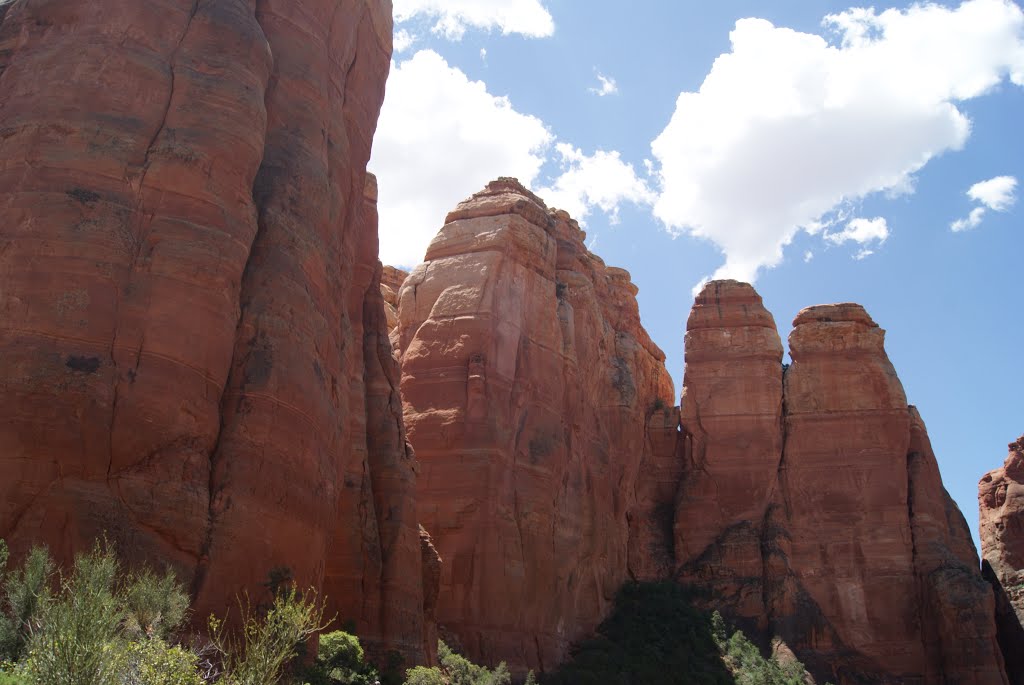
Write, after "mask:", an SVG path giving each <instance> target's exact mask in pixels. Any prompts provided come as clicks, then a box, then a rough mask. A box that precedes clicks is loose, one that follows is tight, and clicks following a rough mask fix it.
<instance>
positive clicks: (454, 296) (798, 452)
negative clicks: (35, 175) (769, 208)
mask: <svg viewBox="0 0 1024 685" xmlns="http://www.w3.org/2000/svg"><path fill="white" fill-rule="evenodd" d="M636 292H637V291H636V286H634V285H633V284H632V283H631V282H630V280H629V276H628V274H627V273H626V272H624V271H622V270H620V269H615V268H612V267H608V266H606V265H605V264H604V263H603V262H602V261H601V260H600V259H599V258H598V257H596V256H595V255H593V254H592V253H590V252H589V251H588V250H586V248H585V247H584V245H583V233H582V232H581V231H580V230H579V228H578V226H576V224H575V222H573V221H572V220H571V219H570V218H569V217H568V216H567V215H566V214H565V213H564V212H559V211H557V210H550V209H548V208H547V207H546V206H545V205H544V203H543V201H541V200H540V199H539V198H537V197H536V196H534V195H533V194H532V193H530V192H529V191H527V190H526V189H525V188H523V187H522V186H520V185H519V184H518V183H516V182H514V181H513V180H511V179H499V180H498V181H496V182H494V183H492V184H490V185H489V186H488V187H487V188H486V189H485V190H484V191H482V192H481V193H477V194H476V195H474V196H473V197H472V198H470V199H468V200H467V201H465V202H463V203H462V204H461V205H459V207H458V208H456V210H455V211H453V212H452V213H451V214H449V216H448V218H447V220H446V222H445V225H444V227H443V228H442V229H441V231H440V233H439V234H438V236H437V237H436V238H435V239H434V241H433V242H432V243H431V245H430V248H429V249H428V252H427V256H426V259H425V262H424V263H423V264H422V265H420V266H419V267H417V268H416V269H414V270H413V272H412V273H411V274H410V276H409V277H408V278H407V279H406V281H405V283H404V285H403V286H402V288H401V290H400V293H399V298H398V303H399V304H398V328H397V329H396V331H394V332H393V333H392V337H393V339H397V341H398V346H399V349H400V352H401V364H402V386H401V388H402V395H403V401H404V411H405V421H406V425H407V427H408V431H409V438H410V441H411V442H412V444H413V445H414V446H415V448H416V450H417V454H418V455H419V458H420V460H421V469H422V470H421V479H420V481H419V484H418V487H417V497H418V501H419V503H420V507H421V512H422V516H423V519H424V522H425V523H426V525H427V526H428V527H429V528H430V530H431V531H432V533H433V534H434V536H435V542H436V544H437V546H438V549H439V550H440V553H441V556H442V557H443V558H444V559H445V567H444V569H443V571H442V579H441V594H440V597H439V604H438V620H439V622H440V623H441V624H442V625H443V626H444V627H445V628H447V629H448V630H450V631H452V632H453V633H454V634H455V635H456V636H457V637H458V639H459V640H460V641H461V642H462V646H463V647H464V648H465V649H466V650H467V651H468V652H469V653H470V654H471V655H473V656H474V657H476V658H479V659H483V660H487V661H491V662H496V661H497V660H499V659H504V660H507V661H508V662H509V663H510V665H512V666H514V668H515V669H517V670H519V671H524V670H525V669H526V668H545V667H548V666H550V665H551V664H553V663H557V662H558V661H560V660H561V659H563V658H564V657H565V656H566V654H567V649H568V647H569V645H570V644H571V643H572V642H573V641H574V640H577V639H579V638H581V637H583V636H585V635H587V634H589V632H590V631H592V630H593V629H594V627H595V626H596V625H597V623H598V622H599V621H600V619H601V616H602V615H603V612H604V611H605V609H606V607H607V606H608V602H609V600H610V599H611V596H612V594H613V592H614V590H615V588H617V587H618V585H619V584H620V583H621V582H622V581H624V580H626V579H627V578H635V579H660V578H675V579H676V580H678V581H679V582H681V583H684V584H687V585H691V586H695V587H699V588H703V589H705V590H707V591H709V593H710V594H709V597H710V599H709V600H708V603H709V607H715V608H720V609H723V610H724V612H725V613H726V614H727V615H728V616H730V617H731V618H732V619H733V620H737V621H739V622H740V623H741V624H743V625H747V626H748V627H750V628H752V629H754V630H755V631H757V632H759V633H760V634H763V635H766V636H779V637H781V638H782V639H783V640H784V641H785V643H786V644H787V645H788V646H789V647H790V648H792V649H793V650H794V651H795V652H796V654H797V655H798V656H799V657H800V658H801V660H803V661H804V662H805V663H807V664H808V666H809V667H810V668H811V670H812V672H814V673H815V675H816V676H817V677H818V678H819V679H820V681H821V682H825V681H826V680H830V681H832V682H837V683H852V682H920V683H940V682H948V680H944V678H953V679H955V680H956V681H957V682H971V683H1003V682H1006V678H1005V674H1004V670H1003V660H1002V657H1001V655H1000V653H999V648H998V645H997V642H996V635H995V625H994V620H993V598H992V594H991V592H990V591H989V589H988V587H987V585H986V584H985V583H984V581H983V580H982V578H981V576H980V573H979V571H978V562H977V554H976V552H975V551H974V548H973V545H972V543H971V540H970V534H969V532H968V531H967V528H966V525H965V524H964V521H963V517H962V516H961V515H960V513H959V511H958V510H957V509H956V506H955V504H954V503H953V502H952V500H951V499H950V498H949V496H948V495H947V494H946V492H945V490H944V489H943V487H942V484H941V480H940V478H939V474H938V467H937V464H936V462H935V458H934V455H933V454H932V452H931V447H930V444H929V442H928V439H927V433H926V431H925V428H924V424H923V422H922V421H921V418H920V416H919V415H918V414H917V412H916V410H915V409H914V408H913V407H909V406H908V404H907V400H906V396H905V394H904V391H903V388H902V385H901V384H900V382H899V380H898V378H897V376H896V373H895V371H894V369H893V368H892V365H891V364H890V363H889V360H888V358H887V357H886V355H885V351H884V344H883V343H884V332H883V331H882V330H881V329H880V328H879V327H878V325H877V324H875V322H874V321H873V320H872V319H871V317H870V316H869V315H868V314H867V312H865V311H864V309H863V308H862V307H860V306H859V305H854V304H838V305H822V306H817V307H810V308H808V309H805V310H804V311H802V312H800V314H799V315H798V316H797V318H796V320H795V321H794V330H793V332H792V334H791V336H790V340H789V348H790V353H791V356H792V359H793V363H792V365H791V366H789V368H788V370H787V368H786V367H784V366H783V364H782V359H783V346H782V342H781V340H780V338H779V335H778V332H777V329H776V326H775V322H774V319H773V317H772V316H771V314H770V313H769V312H768V311H767V310H766V309H765V308H764V306H763V304H762V302H761V298H760V297H759V296H758V294H757V293H756V292H755V291H754V289H753V288H752V287H751V286H749V285H747V284H745V283H738V282H735V281H713V282H711V283H708V284H707V285H706V286H705V288H704V289H703V291H702V292H701V293H700V294H699V295H698V297H697V299H696V302H695V304H694V307H693V310H692V312H691V315H690V318H689V321H688V324H687V334H686V346H685V349H686V373H685V379H684V387H683V391H682V401H681V407H680V408H672V407H670V406H669V404H670V403H669V402H668V401H667V398H668V395H669V394H670V393H671V392H672V389H671V383H670V381H669V379H668V377H667V376H666V375H665V373H664V366H663V359H664V356H663V355H662V354H661V352H660V350H658V349H657V348H656V347H655V346H654V345H653V343H651V342H650V340H649V338H648V337H647V334H646V333H645V332H644V331H643V328H642V326H640V322H639V316H638V311H637V306H636V301H635V295H636Z"/></svg>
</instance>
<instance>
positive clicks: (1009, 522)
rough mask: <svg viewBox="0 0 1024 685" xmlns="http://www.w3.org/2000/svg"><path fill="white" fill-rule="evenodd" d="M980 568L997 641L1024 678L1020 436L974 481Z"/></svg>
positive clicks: (1018, 679) (1023, 459) (1023, 454)
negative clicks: (992, 602) (998, 463)
mask: <svg viewBox="0 0 1024 685" xmlns="http://www.w3.org/2000/svg"><path fill="white" fill-rule="evenodd" d="M978 505H979V508H980V523H981V554H982V559H983V573H984V574H985V577H986V579H987V580H988V581H989V582H990V583H991V584H992V586H993V588H994V590H995V594H996V617H997V620H998V625H999V641H1000V644H1001V645H1002V647H1003V653H1004V654H1005V655H1006V657H1007V669H1008V670H1009V671H1010V672H1011V674H1012V676H1013V677H1014V678H1015V680H1014V682H1015V683H1024V628H1022V627H1021V626H1022V624H1024V436H1021V437H1020V438H1018V439H1017V441H1016V442H1013V443H1011V444H1010V454H1009V456H1007V458H1006V463H1005V464H1003V467H1002V468H1001V469H996V470H995V471H992V472H991V473H988V474H986V475H985V477H984V478H982V479H981V483H979V484H978Z"/></svg>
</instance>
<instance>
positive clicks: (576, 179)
mask: <svg viewBox="0 0 1024 685" xmlns="http://www.w3.org/2000/svg"><path fill="white" fill-rule="evenodd" d="M555 149H556V151H557V153H558V155H559V157H560V158H561V160H560V161H561V167H562V173H561V175H559V176H558V178H557V179H555V181H554V183H553V184H552V185H551V186H550V187H547V188H540V189H538V190H537V191H536V192H537V194H538V195H540V196H541V197H542V198H544V201H545V202H547V203H548V205H550V206H552V207H558V208H559V209H564V210H565V211H567V212H569V214H570V215H571V216H572V217H573V218H574V219H576V220H577V221H579V222H580V223H581V224H585V223H586V219H587V217H588V216H589V215H590V212H591V210H592V209H593V208H595V207H596V208H598V209H600V210H601V211H603V212H604V213H605V214H607V215H608V216H609V217H610V218H611V222H612V223H618V216H619V206H620V205H621V204H622V203H623V202H632V203H635V204H639V205H650V204H653V202H654V199H655V195H654V193H653V192H652V191H651V189H650V188H649V187H648V186H647V183H646V182H645V181H644V180H643V179H641V178H640V177H639V176H637V173H636V170H635V169H634V168H633V165H632V164H628V163H627V162H624V161H622V158H621V156H620V155H619V153H618V152H616V151H611V152H606V151H604V150H598V151H597V152H595V153H594V154H593V155H586V154H584V153H583V151H582V150H579V149H577V148H575V147H573V146H572V145H570V144H568V143H558V144H557V145H556V146H555Z"/></svg>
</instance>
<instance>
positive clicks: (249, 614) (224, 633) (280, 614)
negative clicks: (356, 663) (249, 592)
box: [209, 586, 326, 685]
mask: <svg viewBox="0 0 1024 685" xmlns="http://www.w3.org/2000/svg"><path fill="white" fill-rule="evenodd" d="M239 607H240V610H241V623H242V625H241V629H240V631H238V632H232V631H230V630H227V628H226V625H225V623H224V622H223V621H221V620H219V619H217V618H215V617H210V621H209V627H210V635H211V640H212V641H213V643H214V645H215V647H216V649H217V650H218V652H220V654H221V656H222V660H223V663H224V669H225V672H226V675H225V678H224V680H223V681H222V682H224V683H226V684H227V685H267V684H268V683H276V682H278V681H279V680H280V679H281V677H282V676H283V675H284V674H285V672H286V669H287V667H288V666H289V664H290V663H291V662H292V661H293V660H294V659H295V657H296V656H298V654H299V650H300V646H301V645H304V644H305V643H306V641H308V640H309V639H310V638H312V637H313V636H314V635H316V634H317V633H318V632H320V631H322V630H323V629H324V628H325V627H326V625H324V623H323V606H322V604H321V603H320V602H319V601H318V600H317V597H316V594H315V593H314V592H313V591H312V590H310V591H309V592H308V593H307V594H306V595H303V594H302V593H300V592H299V591H298V590H297V589H296V588H295V587H294V586H292V587H290V588H287V589H284V590H281V591H279V592H278V593H277V594H276V596H275V597H274V601H273V604H272V605H271V606H270V609H269V610H268V611H267V612H266V615H265V616H260V612H259V611H257V610H255V609H253V607H252V605H251V603H250V602H249V601H248V599H245V600H242V601H240V602H239Z"/></svg>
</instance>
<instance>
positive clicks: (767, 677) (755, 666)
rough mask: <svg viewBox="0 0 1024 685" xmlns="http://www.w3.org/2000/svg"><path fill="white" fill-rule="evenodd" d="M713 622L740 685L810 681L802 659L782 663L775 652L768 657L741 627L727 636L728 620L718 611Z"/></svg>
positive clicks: (794, 684)
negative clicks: (726, 622)
mask: <svg viewBox="0 0 1024 685" xmlns="http://www.w3.org/2000/svg"><path fill="white" fill-rule="evenodd" d="M712 625H713V626H715V630H714V637H715V642H716V643H717V644H718V648H719V650H720V651H721V653H722V660H723V661H724V662H725V664H726V667H727V668H728V669H729V671H730V672H731V673H732V674H733V676H734V677H735V679H736V683H737V685H803V683H805V682H806V681H807V678H808V674H807V671H806V670H805V669H804V667H803V664H801V663H800V662H799V661H795V660H793V661H789V662H787V663H781V662H780V661H779V660H778V659H777V658H776V657H775V656H774V655H773V656H771V657H769V658H765V657H764V656H762V654H761V650H759V649H758V648H757V645H755V644H754V643H753V642H751V641H750V639H749V638H747V636H746V635H744V634H743V633H742V632H741V631H739V630H737V631H735V632H734V633H733V634H732V635H731V636H730V637H729V638H727V639H726V638H725V634H726V630H725V621H723V620H722V617H721V615H720V614H719V613H718V612H717V611H716V612H714V614H713V615H712Z"/></svg>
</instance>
